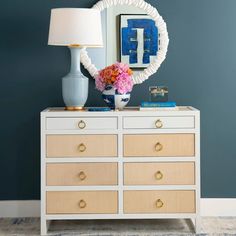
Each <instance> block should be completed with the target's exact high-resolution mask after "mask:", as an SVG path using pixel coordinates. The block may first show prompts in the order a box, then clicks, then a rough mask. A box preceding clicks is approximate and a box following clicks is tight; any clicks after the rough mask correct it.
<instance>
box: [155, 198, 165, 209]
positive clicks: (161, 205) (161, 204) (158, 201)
mask: <svg viewBox="0 0 236 236" xmlns="http://www.w3.org/2000/svg"><path fill="white" fill-rule="evenodd" d="M163 206H164V203H163V201H162V200H161V199H157V201H156V207H157V208H159V209H160V208H162V207H163Z"/></svg>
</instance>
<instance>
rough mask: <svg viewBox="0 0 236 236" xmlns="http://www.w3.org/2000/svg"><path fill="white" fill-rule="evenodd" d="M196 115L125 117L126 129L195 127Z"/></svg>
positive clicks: (124, 126) (124, 125)
mask: <svg viewBox="0 0 236 236" xmlns="http://www.w3.org/2000/svg"><path fill="white" fill-rule="evenodd" d="M194 127H195V125H194V116H161V117H158V116H157V117H154V116H148V117H145V116H140V117H124V124H123V128H124V129H193V128H194Z"/></svg>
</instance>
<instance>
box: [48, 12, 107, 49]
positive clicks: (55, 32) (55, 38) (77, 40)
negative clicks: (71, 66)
mask: <svg viewBox="0 0 236 236" xmlns="http://www.w3.org/2000/svg"><path fill="white" fill-rule="evenodd" d="M48 44H49V45H55V46H77V47H102V46H103V40H102V23H101V13H100V11H98V10H95V9H86V8H57V9H52V10H51V20H50V29H49V39H48Z"/></svg>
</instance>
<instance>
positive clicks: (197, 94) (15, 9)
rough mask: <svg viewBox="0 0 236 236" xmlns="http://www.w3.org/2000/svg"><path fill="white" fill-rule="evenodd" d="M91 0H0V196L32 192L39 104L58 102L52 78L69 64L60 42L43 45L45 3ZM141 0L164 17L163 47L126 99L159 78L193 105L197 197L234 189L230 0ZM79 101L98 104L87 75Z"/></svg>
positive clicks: (175, 96)
mask: <svg viewBox="0 0 236 236" xmlns="http://www.w3.org/2000/svg"><path fill="white" fill-rule="evenodd" d="M95 2H96V0H78V1H76V0H54V1H51V0H40V1H39V0H38V1H32V0H1V1H0V109H1V110H0V112H1V116H0V168H1V171H0V200H17V199H19V200H20V199H39V197H40V194H39V193H40V187H39V186H40V156H39V151H40V147H39V145H40V139H39V112H40V111H41V110H42V109H44V108H46V107H48V106H63V101H62V97H61V80H60V78H61V77H62V76H64V75H65V74H66V73H67V71H68V70H69V52H68V50H67V49H66V48H59V47H48V46H47V36H48V25H49V17H50V9H51V8H53V7H67V6H68V7H91V6H92V5H93V4H94V3H95ZM149 2H150V3H152V4H153V5H154V6H156V7H157V8H158V10H159V12H160V13H161V15H162V16H163V17H164V19H165V20H166V22H167V25H168V31H169V34H170V47H169V53H168V56H167V60H166V61H165V62H164V64H163V65H162V67H161V69H160V70H159V72H158V73H157V74H156V75H154V76H152V77H151V79H150V80H148V81H147V82H146V83H144V84H142V85H140V86H136V87H135V89H134V91H133V93H132V100H131V102H130V105H138V104H139V103H140V102H141V101H143V100H146V99H148V87H149V86H150V85H156V84H159V85H163V84H165V85H167V86H168V87H169V90H170V98H171V100H175V101H177V103H178V104H179V105H193V106H195V107H197V108H199V109H200V110H201V118H202V123H201V130H202V134H201V140H202V141H201V147H202V149H201V153H202V157H201V161H202V169H201V172H202V197H236V188H234V187H233V186H234V185H235V183H236V175H235V167H236V149H235V137H236V122H235V117H236V109H235V101H236V93H235V88H236V79H235V77H236V76H235V75H236V43H235V42H236V40H235V38H236V27H235V24H236V14H235V9H236V1H235V0H152V1H151V0H150V1H149ZM85 74H87V73H86V72H85ZM87 105H88V106H95V105H103V102H102V100H101V98H100V93H99V92H97V91H95V90H94V82H93V80H92V79H91V80H90V94H89V99H88V102H87Z"/></svg>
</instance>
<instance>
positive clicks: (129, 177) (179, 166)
mask: <svg viewBox="0 0 236 236" xmlns="http://www.w3.org/2000/svg"><path fill="white" fill-rule="evenodd" d="M194 179H195V167H194V162H178V163H125V164H124V185H177V184H179V185H194V184H195V181H194Z"/></svg>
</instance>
